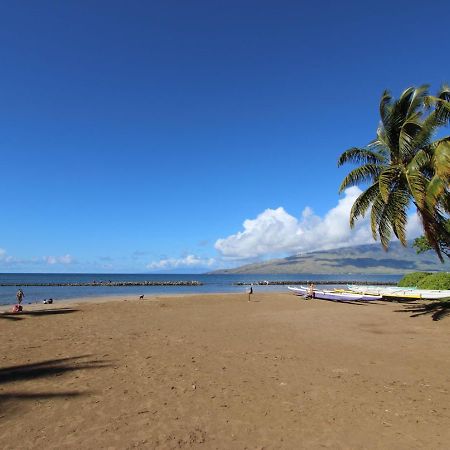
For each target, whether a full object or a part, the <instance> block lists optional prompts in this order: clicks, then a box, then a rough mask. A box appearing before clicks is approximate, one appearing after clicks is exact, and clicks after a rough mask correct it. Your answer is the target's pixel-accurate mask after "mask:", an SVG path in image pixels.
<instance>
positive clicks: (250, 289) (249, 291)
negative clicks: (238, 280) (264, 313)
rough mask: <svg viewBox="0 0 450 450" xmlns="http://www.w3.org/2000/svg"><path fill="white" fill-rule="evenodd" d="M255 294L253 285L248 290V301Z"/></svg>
mask: <svg viewBox="0 0 450 450" xmlns="http://www.w3.org/2000/svg"><path fill="white" fill-rule="evenodd" d="M252 294H253V286H250V288H249V290H248V301H250V296H251V295H252Z"/></svg>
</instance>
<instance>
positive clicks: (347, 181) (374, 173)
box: [339, 164, 380, 193]
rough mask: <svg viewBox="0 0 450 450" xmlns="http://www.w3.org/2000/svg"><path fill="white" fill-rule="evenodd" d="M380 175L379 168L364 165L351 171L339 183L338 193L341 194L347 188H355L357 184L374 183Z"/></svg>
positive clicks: (373, 165)
mask: <svg viewBox="0 0 450 450" xmlns="http://www.w3.org/2000/svg"><path fill="white" fill-rule="evenodd" d="M379 174H380V168H379V166H377V165H376V164H365V165H364V166H360V167H357V168H356V169H353V170H352V171H351V172H350V173H349V174H348V175H347V176H346V177H345V178H344V181H343V182H342V183H341V186H340V187H339V193H341V192H343V191H344V189H346V188H347V187H349V186H355V185H357V184H359V183H364V182H371V181H375V180H376V179H377V178H378V176H379Z"/></svg>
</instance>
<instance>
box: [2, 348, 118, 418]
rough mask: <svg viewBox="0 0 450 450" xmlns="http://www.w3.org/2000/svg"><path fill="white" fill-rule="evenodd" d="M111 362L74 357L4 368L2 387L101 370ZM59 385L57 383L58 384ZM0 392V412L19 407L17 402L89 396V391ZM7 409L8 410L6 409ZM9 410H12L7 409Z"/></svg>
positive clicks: (88, 357)
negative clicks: (84, 371) (77, 372)
mask: <svg viewBox="0 0 450 450" xmlns="http://www.w3.org/2000/svg"><path fill="white" fill-rule="evenodd" d="M110 365H111V364H110V362H109V361H101V360H98V359H92V358H90V355H81V356H74V357H69V358H60V359H49V360H45V361H41V362H36V363H31V364H24V365H16V366H9V367H3V368H1V369H0V386H2V385H6V384H8V383H14V384H16V383H18V382H25V381H29V380H34V379H38V378H49V379H52V378H54V377H58V376H60V375H63V374H64V373H67V372H73V371H77V370H86V369H89V370H90V369H100V368H106V367H109V366H110ZM56 385H57V383H56ZM0 389H1V392H0V412H1V410H2V409H3V408H2V406H3V407H5V406H6V405H8V406H9V405H13V406H17V404H16V402H17V401H26V400H32V401H35V400H46V399H51V398H58V397H65V398H68V397H79V396H82V395H87V394H89V393H90V392H89V391H62V392H61V391H59V392H29V391H15V390H14V391H13V390H9V389H7V390H5V389H3V388H1V387H0ZM5 409H6V408H5ZM7 409H8V410H9V409H10V408H7Z"/></svg>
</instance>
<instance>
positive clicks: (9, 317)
mask: <svg viewBox="0 0 450 450" xmlns="http://www.w3.org/2000/svg"><path fill="white" fill-rule="evenodd" d="M0 319H5V320H22V319H23V317H19V314H14V313H0Z"/></svg>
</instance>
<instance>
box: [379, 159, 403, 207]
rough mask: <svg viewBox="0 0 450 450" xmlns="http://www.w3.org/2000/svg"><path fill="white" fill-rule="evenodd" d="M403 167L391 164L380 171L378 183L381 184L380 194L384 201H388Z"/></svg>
mask: <svg viewBox="0 0 450 450" xmlns="http://www.w3.org/2000/svg"><path fill="white" fill-rule="evenodd" d="M400 174H401V168H400V167H399V166H389V167H386V168H385V169H383V170H382V171H381V172H380V176H379V178H378V183H379V185H380V194H381V197H382V198H383V201H384V202H385V203H386V202H387V201H388V198H389V194H390V192H391V191H392V186H393V184H394V183H395V182H397V180H398V179H399V177H400Z"/></svg>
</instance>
